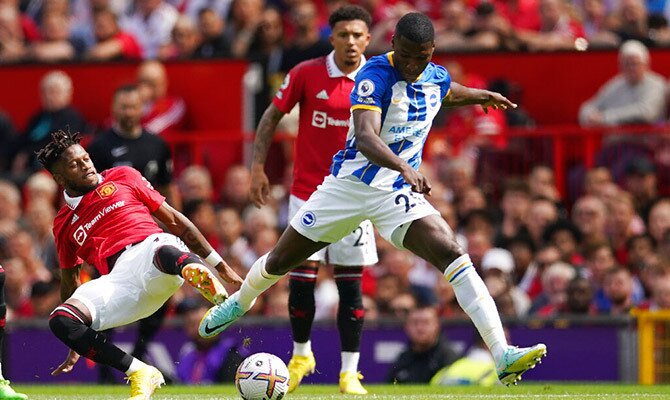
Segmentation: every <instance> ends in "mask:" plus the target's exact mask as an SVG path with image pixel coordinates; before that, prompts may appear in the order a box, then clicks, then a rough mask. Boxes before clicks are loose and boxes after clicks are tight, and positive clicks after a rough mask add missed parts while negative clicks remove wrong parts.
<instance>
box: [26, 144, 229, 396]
mask: <svg viewBox="0 0 670 400" xmlns="http://www.w3.org/2000/svg"><path fill="white" fill-rule="evenodd" d="M37 156H38V159H39V161H40V163H41V164H42V165H43V166H44V167H45V168H46V169H47V170H49V172H51V174H52V175H53V178H54V180H55V181H56V182H57V183H58V184H60V185H61V186H63V187H64V188H65V192H64V196H65V202H66V205H65V206H63V208H62V209H61V210H60V211H59V212H58V215H56V218H55V220H54V236H55V240H56V249H57V251H58V258H59V261H60V266H61V268H62V271H61V272H62V278H61V299H62V300H63V304H61V305H60V306H58V307H57V308H56V309H55V310H54V311H53V313H52V314H51V316H50V318H49V326H50V327H51V330H52V332H53V333H54V334H55V335H56V337H58V338H59V339H60V340H61V341H62V342H63V343H65V344H66V345H67V346H68V347H70V349H71V350H70V353H69V354H68V356H67V359H66V360H65V362H63V363H62V364H61V365H60V366H59V367H58V368H56V370H54V372H53V373H52V374H53V375H58V374H60V373H63V372H69V371H71V370H72V368H73V367H74V364H75V363H76V362H77V360H78V359H79V357H80V355H83V356H84V357H86V358H89V359H91V360H93V361H95V362H98V363H101V364H105V365H109V366H111V367H113V368H116V369H118V370H119V371H121V372H124V373H125V374H126V375H127V376H128V379H129V381H130V383H131V399H133V400H140V399H142V400H145V399H148V398H150V396H151V394H153V392H154V390H155V389H156V388H158V387H159V386H160V385H161V384H163V383H164V379H163V376H162V375H161V373H160V371H158V369H156V368H155V367H153V366H150V365H147V364H144V363H143V362H142V361H140V360H138V359H136V358H134V357H132V356H130V355H129V354H126V353H124V352H123V351H122V350H121V349H119V348H118V347H116V346H114V345H113V344H112V343H110V342H108V341H107V340H106V338H105V337H104V336H103V335H101V334H100V333H99V332H100V331H103V330H105V329H108V328H114V327H117V326H121V325H126V324H129V323H131V322H134V321H137V320H139V319H141V318H144V317H146V316H148V315H151V314H152V313H153V312H155V311H156V310H157V309H158V308H159V307H160V306H161V305H162V304H163V303H164V302H165V301H167V299H168V298H169V297H170V296H171V295H172V294H173V293H174V292H175V291H176V290H177V289H179V287H180V286H181V285H182V283H183V282H184V280H185V281H186V282H188V283H189V285H191V286H193V287H194V288H196V289H197V290H198V291H199V292H200V293H201V294H202V295H203V296H204V297H205V298H207V299H208V300H210V301H211V302H212V303H219V302H221V301H223V300H224V299H225V298H226V297H227V294H226V291H225V289H224V288H223V286H222V285H221V283H220V282H219V281H218V280H217V278H216V277H215V276H214V274H212V273H211V272H210V271H209V269H207V267H206V266H205V265H204V264H205V262H207V263H208V264H210V265H212V266H214V267H215V268H216V269H217V271H218V272H219V274H220V275H221V277H222V278H223V279H224V280H226V281H227V282H234V283H238V284H239V283H240V282H241V279H240V277H239V276H237V274H235V272H233V270H232V269H230V267H229V266H228V265H227V264H226V263H225V262H224V261H223V259H222V258H221V256H220V255H218V254H217V253H216V251H214V250H213V249H212V247H211V246H210V245H209V244H208V243H207V241H206V240H205V238H204V237H203V236H202V234H201V233H200V232H199V231H198V229H197V228H196V227H195V226H194V225H193V223H191V222H190V221H189V220H188V219H187V218H186V217H184V216H183V215H182V214H181V213H179V212H178V211H176V210H175V209H173V208H172V207H171V206H170V205H168V204H167V203H166V202H165V198H164V197H163V196H161V195H160V194H159V193H158V192H157V191H156V190H154V188H153V187H152V186H151V184H150V183H149V182H148V181H147V180H146V179H144V178H143V177H142V175H141V174H140V173H139V172H138V171H137V170H135V169H133V168H130V167H116V168H110V169H108V170H106V171H103V172H101V173H98V172H97V171H96V169H95V167H94V166H93V163H92V162H91V159H90V158H89V156H88V153H87V152H86V151H85V150H84V148H83V147H81V146H80V145H79V137H78V135H77V134H75V135H70V134H69V133H66V132H63V131H59V132H55V133H53V134H52V135H51V142H49V143H48V144H47V145H46V146H45V147H44V148H42V149H41V150H40V151H39V153H38V155H37ZM152 216H153V217H156V218H157V219H158V220H159V221H161V222H162V223H163V224H165V226H166V227H167V228H168V229H169V231H170V232H171V234H170V233H164V232H163V231H162V230H161V228H160V227H159V226H158V225H157V224H156V222H155V221H154V219H153V218H152ZM182 240H183V242H182ZM184 243H186V244H184ZM187 245H188V247H187ZM189 248H190V249H191V250H192V251H193V252H191V251H190V250H189ZM201 257H202V258H201ZM203 258H204V260H203ZM84 262H86V263H88V264H90V265H93V266H95V268H96V269H97V270H98V271H99V272H100V275H102V276H101V277H100V278H98V279H94V280H92V281H89V282H86V283H84V284H83V285H82V284H80V281H79V270H80V267H81V265H82V264H83V263H84Z"/></svg>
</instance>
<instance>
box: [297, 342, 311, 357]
mask: <svg viewBox="0 0 670 400" xmlns="http://www.w3.org/2000/svg"><path fill="white" fill-rule="evenodd" d="M311 353H312V341H311V340H308V341H307V342H305V343H298V342H293V355H294V356H303V357H307V356H308V355H310V354H311Z"/></svg>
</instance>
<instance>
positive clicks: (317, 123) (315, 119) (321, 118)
mask: <svg viewBox="0 0 670 400" xmlns="http://www.w3.org/2000/svg"><path fill="white" fill-rule="evenodd" d="M327 121H328V115H327V114H326V113H325V112H323V111H314V114H312V126H314V127H316V128H325V127H326V122H327Z"/></svg>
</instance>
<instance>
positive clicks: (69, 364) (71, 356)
mask: <svg viewBox="0 0 670 400" xmlns="http://www.w3.org/2000/svg"><path fill="white" fill-rule="evenodd" d="M77 361H79V354H77V353H75V351H74V350H70V352H69V353H67V358H66V359H65V361H63V363H62V364H61V365H59V366H58V368H56V369H55V370H53V371H52V372H51V375H53V376H56V375H60V374H62V373H68V372H70V371H72V368H74V365H75V364H76V363H77Z"/></svg>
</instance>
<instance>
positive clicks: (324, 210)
mask: <svg viewBox="0 0 670 400" xmlns="http://www.w3.org/2000/svg"><path fill="white" fill-rule="evenodd" d="M433 214H437V215H439V212H438V211H437V210H435V208H433V206H432V205H430V203H428V202H427V201H426V199H425V198H424V197H423V194H419V193H414V192H412V190H411V189H410V188H409V187H405V188H402V189H400V190H396V191H393V192H387V191H384V190H379V189H377V188H373V187H370V186H368V185H366V184H365V183H362V182H356V181H352V180H348V179H338V178H335V177H334V176H332V175H328V176H327V177H326V178H325V179H324V181H323V183H322V184H321V185H319V187H318V188H317V190H316V191H315V192H314V193H312V196H311V197H310V198H309V200H307V202H306V203H305V204H304V205H303V206H302V207H301V208H300V210H299V211H298V212H297V214H296V215H295V216H294V217H293V218H292V219H291V226H292V227H293V228H294V229H295V230H296V231H298V232H299V233H300V234H301V235H303V236H305V237H307V238H309V239H311V240H313V241H315V242H326V243H334V242H337V241H339V240H340V239H341V238H343V237H345V236H346V235H349V234H350V233H351V232H352V231H353V230H354V229H356V227H357V226H358V225H359V224H360V223H361V222H362V221H365V220H366V219H369V220H370V221H371V222H372V224H373V225H374V226H376V227H377V229H378V230H379V233H380V234H381V235H382V237H383V238H384V239H386V240H388V241H389V242H391V243H392V244H393V245H394V246H395V247H397V248H399V249H404V246H403V245H402V243H403V241H404V239H405V233H407V229H408V228H409V225H410V222H412V221H415V220H417V219H421V218H423V217H426V216H428V215H433Z"/></svg>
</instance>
